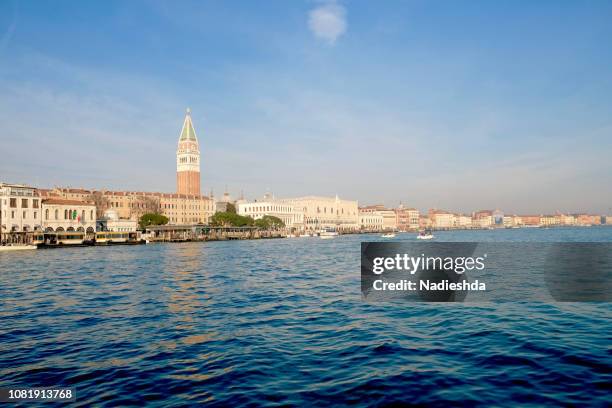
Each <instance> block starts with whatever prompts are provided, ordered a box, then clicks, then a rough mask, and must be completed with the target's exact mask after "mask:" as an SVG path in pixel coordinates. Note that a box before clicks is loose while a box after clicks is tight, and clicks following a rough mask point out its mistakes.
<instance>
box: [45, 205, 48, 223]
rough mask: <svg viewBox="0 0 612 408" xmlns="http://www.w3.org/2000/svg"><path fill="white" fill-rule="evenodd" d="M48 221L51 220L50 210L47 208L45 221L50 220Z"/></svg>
mask: <svg viewBox="0 0 612 408" xmlns="http://www.w3.org/2000/svg"><path fill="white" fill-rule="evenodd" d="M48 219H49V209H48V208H47V209H46V210H45V220H48Z"/></svg>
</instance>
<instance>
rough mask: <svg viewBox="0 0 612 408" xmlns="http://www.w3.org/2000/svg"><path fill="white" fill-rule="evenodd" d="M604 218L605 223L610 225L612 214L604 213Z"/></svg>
mask: <svg viewBox="0 0 612 408" xmlns="http://www.w3.org/2000/svg"><path fill="white" fill-rule="evenodd" d="M604 220H605V221H606V225H612V215H606V216H605V217H604Z"/></svg>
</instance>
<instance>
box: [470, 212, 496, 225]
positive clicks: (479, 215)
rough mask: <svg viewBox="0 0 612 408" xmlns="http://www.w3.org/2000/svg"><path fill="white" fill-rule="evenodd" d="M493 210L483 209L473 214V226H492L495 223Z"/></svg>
mask: <svg viewBox="0 0 612 408" xmlns="http://www.w3.org/2000/svg"><path fill="white" fill-rule="evenodd" d="M493 221H494V219H493V211H491V210H481V211H477V212H475V213H474V214H473V215H472V226H473V227H474V228H491V226H492V225H493Z"/></svg>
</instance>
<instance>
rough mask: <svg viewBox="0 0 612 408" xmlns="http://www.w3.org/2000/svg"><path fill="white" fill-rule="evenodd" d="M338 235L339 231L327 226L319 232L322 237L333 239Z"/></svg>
mask: <svg viewBox="0 0 612 408" xmlns="http://www.w3.org/2000/svg"><path fill="white" fill-rule="evenodd" d="M337 236H338V232H337V231H336V230H335V229H333V228H326V229H324V230H323V231H321V232H320V233H319V237H320V238H321V239H331V238H335V237H337Z"/></svg>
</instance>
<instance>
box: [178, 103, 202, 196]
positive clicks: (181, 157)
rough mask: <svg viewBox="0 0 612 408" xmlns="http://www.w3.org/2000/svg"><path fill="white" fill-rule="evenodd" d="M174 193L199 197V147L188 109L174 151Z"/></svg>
mask: <svg viewBox="0 0 612 408" xmlns="http://www.w3.org/2000/svg"><path fill="white" fill-rule="evenodd" d="M176 192H177V193H178V194H184V195H191V196H199V195H200V146H199V144H198V138H197V136H196V133H195V129H194V127H193V122H192V121H191V110H190V109H189V108H188V109H187V113H186V114H185V120H184V121H183V128H182V129H181V134H180V136H179V141H178V148H177V150H176Z"/></svg>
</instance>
